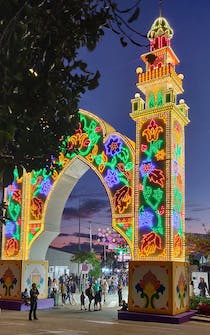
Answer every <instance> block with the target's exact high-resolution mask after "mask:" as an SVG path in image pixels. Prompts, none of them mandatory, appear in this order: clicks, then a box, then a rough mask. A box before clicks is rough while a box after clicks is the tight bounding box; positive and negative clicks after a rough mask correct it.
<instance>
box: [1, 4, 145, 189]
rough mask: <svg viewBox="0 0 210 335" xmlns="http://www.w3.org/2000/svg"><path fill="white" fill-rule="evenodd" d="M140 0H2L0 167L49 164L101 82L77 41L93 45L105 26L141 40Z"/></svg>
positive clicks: (123, 38) (122, 37)
mask: <svg viewBox="0 0 210 335" xmlns="http://www.w3.org/2000/svg"><path fill="white" fill-rule="evenodd" d="M139 2H140V1H132V0H128V1H126V6H128V7H127V8H125V9H120V8H119V4H118V3H117V2H115V1H112V0H60V1H53V0H25V1H24V0H10V1H5V0H0V77H1V81H0V153H1V154H0V171H1V172H2V171H4V172H5V174H6V175H7V174H8V173H9V172H10V171H11V170H13V167H14V166H15V165H18V166H23V167H24V168H25V169H26V170H29V171H31V170H32V169H38V168H40V167H43V166H45V165H46V163H47V164H48V165H50V156H51V154H53V155H54V156H57V155H58V151H59V149H58V147H59V145H58V143H59V139H60V138H61V136H62V135H64V136H65V135H66V134H67V133H68V134H69V133H70V132H71V130H73V129H74V128H75V126H76V124H77V111H78V103H79V100H80V97H81V94H84V93H85V92H86V91H87V90H92V89H95V88H96V87H97V86H98V83H99V77H100V73H99V71H96V72H95V73H93V72H91V71H90V70H89V69H88V65H87V64H86V63H85V61H83V60H82V59H80V57H79V51H80V49H81V48H87V49H88V50H89V51H92V50H94V49H95V47H96V46H97V43H98V42H99V40H101V38H102V37H103V35H104V33H105V30H106V29H110V30H112V31H113V32H114V33H116V34H118V35H119V40H120V41H121V44H122V45H123V46H125V45H126V44H127V41H129V40H130V41H131V42H133V43H136V42H135V40H134V39H132V38H131V35H130V33H128V31H129V25H130V23H132V22H133V21H134V20H136V19H137V17H138V15H139V11H140V10H139ZM129 5H131V6H130V7H129ZM131 30H133V29H131ZM133 32H134V30H133ZM126 40H127V41H126ZM5 167H6V168H5ZM9 179H10V175H9V177H8V178H6V180H5V184H7V183H8V182H9Z"/></svg>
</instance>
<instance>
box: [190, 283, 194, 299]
mask: <svg viewBox="0 0 210 335" xmlns="http://www.w3.org/2000/svg"><path fill="white" fill-rule="evenodd" d="M194 290H195V287H194V282H193V280H192V281H191V282H190V297H194V296H195V291H194Z"/></svg>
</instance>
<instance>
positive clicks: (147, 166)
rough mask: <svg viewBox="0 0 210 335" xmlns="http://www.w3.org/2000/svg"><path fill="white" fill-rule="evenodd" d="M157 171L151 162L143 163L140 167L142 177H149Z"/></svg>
mask: <svg viewBox="0 0 210 335" xmlns="http://www.w3.org/2000/svg"><path fill="white" fill-rule="evenodd" d="M154 169H155V165H154V164H153V163H152V162H151V161H143V162H142V163H141V165H140V169H139V170H140V173H141V175H142V177H145V176H148V175H149V174H150V173H151V172H152V171H153V170H154Z"/></svg>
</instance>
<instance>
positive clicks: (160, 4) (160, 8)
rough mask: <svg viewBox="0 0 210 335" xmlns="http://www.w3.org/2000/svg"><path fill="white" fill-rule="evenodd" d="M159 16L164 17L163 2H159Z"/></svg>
mask: <svg viewBox="0 0 210 335" xmlns="http://www.w3.org/2000/svg"><path fill="white" fill-rule="evenodd" d="M159 16H160V17H162V0H159Z"/></svg>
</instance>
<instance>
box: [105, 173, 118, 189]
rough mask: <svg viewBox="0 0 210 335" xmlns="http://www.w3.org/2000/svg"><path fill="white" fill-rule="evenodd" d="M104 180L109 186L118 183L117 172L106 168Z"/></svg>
mask: <svg viewBox="0 0 210 335" xmlns="http://www.w3.org/2000/svg"><path fill="white" fill-rule="evenodd" d="M104 179H105V181H106V183H107V185H108V186H109V187H113V186H114V185H118V184H119V182H120V180H119V178H118V172H117V170H114V171H112V170H110V169H108V170H107V174H106V176H105V178H104Z"/></svg>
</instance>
